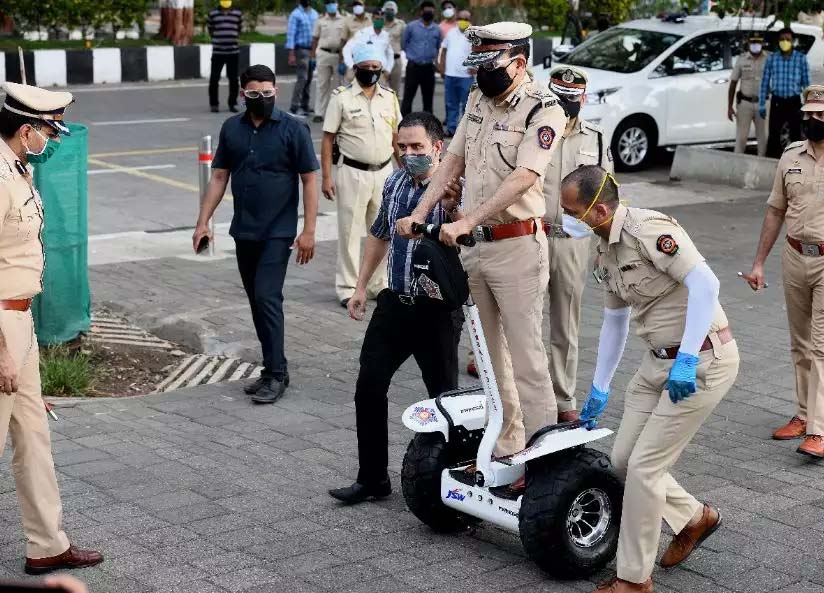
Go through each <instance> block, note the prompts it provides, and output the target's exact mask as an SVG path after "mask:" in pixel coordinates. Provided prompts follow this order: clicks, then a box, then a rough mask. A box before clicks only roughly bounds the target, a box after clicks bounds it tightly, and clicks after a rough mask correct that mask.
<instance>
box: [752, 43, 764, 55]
mask: <svg viewBox="0 0 824 593" xmlns="http://www.w3.org/2000/svg"><path fill="white" fill-rule="evenodd" d="M750 52H751V53H754V54H760V53H761V44H760V43H750Z"/></svg>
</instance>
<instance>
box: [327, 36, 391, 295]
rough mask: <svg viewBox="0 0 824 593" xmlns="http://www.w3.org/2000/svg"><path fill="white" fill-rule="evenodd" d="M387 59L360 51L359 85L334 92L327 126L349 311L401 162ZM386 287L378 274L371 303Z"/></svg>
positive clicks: (342, 289) (331, 192)
mask: <svg viewBox="0 0 824 593" xmlns="http://www.w3.org/2000/svg"><path fill="white" fill-rule="evenodd" d="M382 58H383V55H382V53H381V52H380V51H379V50H378V49H377V47H376V46H375V45H372V44H366V45H361V46H358V47H357V48H355V50H354V52H353V60H354V63H355V68H354V70H355V81H354V82H352V83H350V84H349V85H347V86H343V87H339V88H337V89H335V91H334V92H333V93H332V98H331V99H330V101H329V107H328V108H327V110H326V118H325V120H324V122H323V143H322V146H321V171H322V174H323V186H322V190H323V195H324V196H326V198H327V199H329V200H335V199H336V200H337V206H338V261H337V270H336V273H335V291H336V293H337V295H338V299H340V302H341V305H342V306H343V307H346V305H347V303H348V302H349V299H350V298H351V297H352V295H353V294H354V293H355V286H356V283H357V280H358V269H359V266H360V259H361V239H362V238H363V237H364V235H365V234H366V231H367V229H368V228H370V227H371V225H372V223H373V222H374V221H375V217H376V216H377V215H378V211H379V209H380V205H381V194H382V191H383V184H384V182H385V181H386V178H387V177H388V176H389V174H390V173H391V172H392V157H393V156H394V157H395V158H396V160H397V159H398V151H397V132H398V123H399V122H400V119H401V113H400V106H399V104H398V96H397V95H396V94H395V92H394V91H393V90H392V89H390V88H387V87H384V86H383V85H381V84H379V83H378V80H379V79H380V76H381V70H382V68H383V63H382V61H381V60H382ZM335 140H337V143H338V146H339V147H340V160H339V162H338V163H336V164H337V165H338V166H337V173H336V177H337V179H336V181H335V180H333V179H332V164H333V163H332V152H333V145H334V143H335ZM384 288H386V274H385V271H381V270H378V271H376V272H375V274H374V275H373V276H372V279H371V281H370V282H369V285H368V287H367V295H368V296H369V298H375V297H376V296H377V294H378V293H379V292H380V291H381V290H382V289H384Z"/></svg>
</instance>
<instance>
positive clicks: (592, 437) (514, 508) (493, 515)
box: [403, 297, 612, 533]
mask: <svg viewBox="0 0 824 593" xmlns="http://www.w3.org/2000/svg"><path fill="white" fill-rule="evenodd" d="M464 312H465V314H466V318H467V320H468V321H469V329H470V334H471V336H472V350H473V352H474V353H475V365H476V367H477V368H478V373H479V377H480V379H481V389H480V390H478V391H469V392H462V393H461V394H460V395H454V396H449V397H443V398H442V399H441V401H440V405H441V407H442V408H443V409H444V410H445V411H446V412H447V413H448V414H449V416H450V418H451V419H452V422H453V424H454V426H462V427H464V428H465V429H466V430H470V431H472V430H478V429H481V428H483V427H484V425H485V424H486V431H485V432H484V435H483V438H482V439H481V442H480V445H479V446H478V456H477V460H476V471H475V475H474V479H472V476H467V477H464V476H466V474H464V476H462V477H463V480H458V479H456V478H454V477H453V476H452V475H451V474H450V472H451V471H453V470H456V469H458V470H460V469H464V468H466V467H469V466H468V465H467V466H464V468H460V467H457V468H456V467H452V468H447V469H445V470H443V472H442V474H441V500H442V501H443V503H444V504H445V505H446V506H448V507H452V508H454V509H456V510H459V511H460V512H462V513H466V514H467V515H471V516H473V517H477V518H479V519H482V520H484V521H489V522H490V523H493V524H495V525H498V526H499V527H501V528H503V529H506V530H507V531H512V532H515V533H518V530H519V528H518V515H519V511H520V508H521V497H520V496H519V497H518V498H517V500H512V499H511V498H509V497H503V496H499V495H496V494H495V493H494V492H493V491H492V490H494V489H495V487H498V486H506V485H508V484H511V483H513V482H515V481H516V480H518V479H519V478H520V477H521V476H523V475H524V470H525V464H526V462H527V461H530V460H532V459H537V458H538V457H544V456H546V455H551V454H552V453H556V452H558V451H563V450H565V449H569V448H571V447H577V446H579V445H583V444H585V443H590V442H592V441H596V440H598V439H602V438H604V437H606V436H609V435H610V434H612V431H611V430H609V429H606V428H599V429H595V430H587V429H586V428H581V427H579V428H572V429H565V430H563V429H562V430H559V431H558V432H549V433H547V434H545V435H543V436H541V437H539V438H538V439H537V440H536V442H534V443H533V444H532V445H531V446H529V447H527V448H526V449H524V450H523V451H519V452H518V453H515V454H514V455H512V456H510V457H508V458H506V459H504V460H501V461H495V460H493V456H492V452H493V450H494V448H495V443H496V442H497V441H498V436H499V435H500V434H501V428H502V427H503V407H502V404H501V396H500V393H499V392H498V384H497V383H496V381H495V373H494V371H493V370H492V363H491V361H490V359H489V350H488V348H487V345H486V339H485V338H484V333H483V328H482V327H481V320H480V316H479V314H478V307H477V306H476V305H475V303H474V302H473V301H472V299H471V297H470V299H469V300H468V301H467V304H466V305H465V306H464ZM403 423H404V425H405V426H406V427H407V428H409V429H410V430H412V431H414V432H441V433H443V435H444V438H445V439H446V440H447V442H448V441H449V437H450V435H449V432H450V431H449V424H448V422H447V419H446V418H445V417H444V415H443V413H442V412H441V410H440V409H438V404H437V402H436V400H435V399H427V400H423V401H420V402H417V403H415V404H412V405H411V406H409V407H408V408H407V409H406V411H404V413H403ZM457 473H462V472H457ZM472 482H474V484H472Z"/></svg>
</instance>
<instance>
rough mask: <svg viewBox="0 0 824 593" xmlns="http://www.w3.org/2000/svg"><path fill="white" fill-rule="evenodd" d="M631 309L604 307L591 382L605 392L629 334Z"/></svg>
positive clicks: (622, 353) (607, 389) (619, 360)
mask: <svg viewBox="0 0 824 593" xmlns="http://www.w3.org/2000/svg"><path fill="white" fill-rule="evenodd" d="M630 311H631V309H630V308H629V307H624V308H623V309H609V308H605V309H604V322H603V323H602V324H601V337H600V338H599V339H598V358H597V360H596V362H595V376H594V377H593V379H592V384H593V385H595V387H596V388H597V389H598V390H600V391H603V392H604V393H607V392H608V391H609V384H610V383H612V377H613V376H614V375H615V370H616V369H617V368H618V363H619V362H621V356H623V355H624V346H625V345H626V343H627V335H629V314H630Z"/></svg>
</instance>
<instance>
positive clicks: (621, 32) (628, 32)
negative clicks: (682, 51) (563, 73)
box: [563, 27, 681, 73]
mask: <svg viewBox="0 0 824 593" xmlns="http://www.w3.org/2000/svg"><path fill="white" fill-rule="evenodd" d="M680 38H681V36H680V35H673V34H671V33H661V32H658V31H643V30H641V29H628V28H624V27H614V28H612V29H609V30H607V31H604V32H603V33H601V34H599V35H598V36H597V37H595V38H594V39H592V40H591V41H589V42H584V43H582V44H581V45H579V46H578V47H576V48H575V49H574V50H572V51H571V52H570V53H569V54H568V55H567V56H566V57H565V58H564V59H563V62H564V63H565V64H570V65H573V66H583V67H586V68H597V69H599V70H609V71H611V72H622V73H629V72H638V71H639V70H641V69H642V68H643V67H644V66H646V65H647V64H649V63H650V62H651V61H653V60H654V59H655V58H657V57H658V56H660V55H661V54H662V53H663V52H664V51H666V49H667V48H668V47H670V46H671V45H672V44H673V43H675V42H676V41H678V40H679V39H680Z"/></svg>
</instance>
